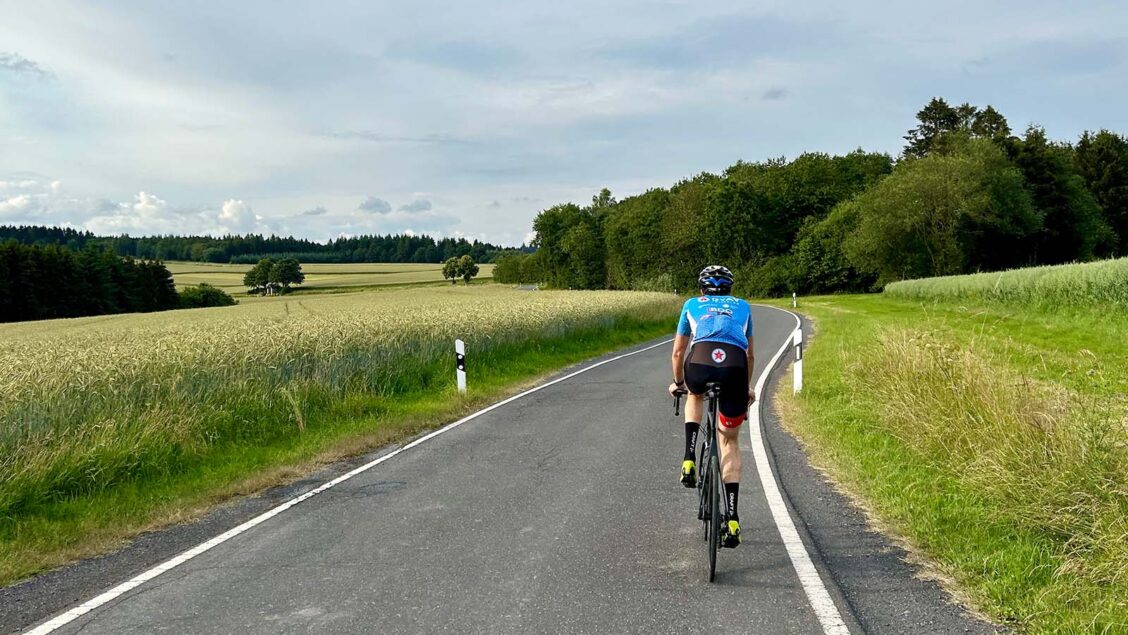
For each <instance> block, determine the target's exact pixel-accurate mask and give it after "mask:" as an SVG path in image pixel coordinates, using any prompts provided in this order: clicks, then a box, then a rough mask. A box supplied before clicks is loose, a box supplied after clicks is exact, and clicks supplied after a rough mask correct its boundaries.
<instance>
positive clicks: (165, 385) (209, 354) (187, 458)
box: [0, 285, 677, 516]
mask: <svg viewBox="0 0 1128 635" xmlns="http://www.w3.org/2000/svg"><path fill="white" fill-rule="evenodd" d="M676 309H677V301H676V299H675V298H674V296H672V295H669V294H657V293H641V292H608V291H576V292H569V291H540V292H522V291H517V290H513V289H508V288H502V287H497V286H493V285H489V286H472V287H464V286H458V287H445V286H440V287H429V288H415V289H401V290H393V291H380V292H363V293H351V294H340V295H313V296H306V297H301V298H295V297H288V298H282V299H279V300H277V301H274V302H260V303H251V304H242V305H238V306H233V307H222V308H212V309H191V310H181V311H168V312H163V313H154V314H133V315H116V316H101V317H92V318H78V319H72V320H52V321H44V322H29V323H17V324H9V325H0V516H3V515H4V514H5V513H12V512H13V511H15V510H18V509H19V508H21V507H23V506H26V505H31V504H35V503H36V502H38V501H44V500H51V499H54V498H58V497H65V496H70V495H75V494H82V493H86V492H90V491H95V490H97V489H99V488H102V487H106V486H108V485H112V484H114V483H116V482H120V481H121V480H124V479H130V478H134V477H137V476H139V475H144V474H148V473H154V472H155V473H166V472H168V471H175V470H177V469H180V468H181V467H182V466H183V465H185V464H189V463H191V461H192V460H193V457H199V456H201V455H203V454H205V453H207V452H208V451H209V450H210V449H211V448H213V447H215V446H217V445H220V444H224V443H241V442H251V443H253V442H256V441H260V440H269V439H272V438H276V437H277V436H279V435H285V434H292V433H294V432H295V429H296V428H300V427H301V426H302V425H304V423H303V409H305V408H307V407H309V406H310V405H311V404H316V403H319V402H331V401H332V400H335V399H339V398H341V397H343V396H345V395H349V394H357V393H360V394H369V395H371V394H375V395H389V396H394V395H395V394H397V393H400V392H403V391H405V390H410V389H414V390H418V389H419V386H420V385H425V386H428V387H430V386H433V387H434V389H435V390H449V389H450V388H449V386H448V385H447V384H448V383H450V381H452V380H453V372H447V371H448V370H449V368H448V367H449V366H450V365H451V357H452V353H451V351H452V350H453V348H452V347H453V339H454V338H455V337H461V338H462V339H464V340H466V341H467V344H468V346H469V347H470V350H471V351H473V354H474V355H475V356H476V362H477V363H478V364H488V363H489V359H490V354H491V351H494V350H498V349H499V348H500V347H505V346H530V347H535V346H537V343H538V342H540V341H543V340H544V338H546V337H553V336H560V335H564V334H567V333H570V332H572V331H574V330H575V329H581V328H585V327H593V328H594V327H600V328H606V327H613V326H614V324H615V321H616V320H643V319H650V320H655V319H664V318H665V317H666V316H672V315H674V314H675V313H676Z"/></svg>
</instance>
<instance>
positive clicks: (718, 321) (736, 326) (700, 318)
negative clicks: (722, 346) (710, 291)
mask: <svg viewBox="0 0 1128 635" xmlns="http://www.w3.org/2000/svg"><path fill="white" fill-rule="evenodd" d="M678 335H685V336H689V337H692V338H693V341H694V342H724V343H726V344H732V345H733V346H739V347H740V348H743V349H744V350H746V351H747V350H748V341H749V340H750V339H752V307H750V306H748V303H747V302H745V301H744V300H741V299H740V298H734V297H733V296H731V295H703V296H701V297H699V298H690V299H689V300H686V302H685V304H684V305H682V310H681V319H680V320H679V321H678Z"/></svg>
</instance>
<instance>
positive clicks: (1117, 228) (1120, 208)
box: [1074, 130, 1128, 256]
mask: <svg viewBox="0 0 1128 635" xmlns="http://www.w3.org/2000/svg"><path fill="white" fill-rule="evenodd" d="M1074 160H1075V162H1076V166H1077V170H1078V172H1079V173H1080V174H1081V177H1082V178H1083V179H1084V180H1085V184H1086V186H1087V187H1088V188H1089V191H1090V192H1092V193H1093V196H1095V197H1096V199H1097V204H1098V205H1100V207H1101V214H1102V216H1103V218H1104V221H1105V223H1106V224H1108V226H1109V227H1110V228H1111V229H1112V231H1113V233H1114V234H1115V237H1114V238H1115V240H1116V255H1118V256H1128V139H1126V138H1125V137H1122V136H1121V135H1118V134H1116V133H1113V132H1109V131H1108V130H1101V131H1100V132H1098V133H1095V134H1094V133H1092V132H1088V131H1086V132H1085V133H1084V134H1083V135H1081V140H1080V141H1078V143H1077V150H1076V154H1075V155H1074Z"/></svg>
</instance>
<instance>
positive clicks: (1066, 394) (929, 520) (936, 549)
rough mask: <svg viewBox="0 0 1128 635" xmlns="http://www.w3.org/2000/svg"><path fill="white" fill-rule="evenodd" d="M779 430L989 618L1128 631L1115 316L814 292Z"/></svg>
mask: <svg viewBox="0 0 1128 635" xmlns="http://www.w3.org/2000/svg"><path fill="white" fill-rule="evenodd" d="M800 309H801V310H802V311H803V312H805V313H806V314H807V315H808V316H810V317H812V318H813V319H814V320H815V323H816V337H815V339H814V340H813V342H812V345H811V347H810V349H809V355H808V356H807V357H806V368H805V370H806V373H807V376H806V381H805V384H804V392H803V393H802V394H801V395H799V396H791V395H789V394H784V395H781V408H782V409H783V411H784V420H785V422H786V424H787V425H788V426H789V427H790V428H791V429H792V431H793V432H794V433H795V434H797V435H798V436H799V437H800V438H801V439H802V441H803V442H804V444H805V446H806V447H807V448H808V451H809V452H810V454H811V457H812V460H813V461H814V462H815V463H816V464H817V465H819V466H820V467H822V468H824V469H826V470H827V471H828V472H829V473H830V474H831V475H832V476H833V477H834V478H835V479H836V480H837V481H838V482H839V483H840V484H841V485H842V486H843V487H844V488H845V489H846V490H847V491H848V492H849V493H851V494H852V495H854V496H856V497H857V498H858V499H859V500H860V501H862V503H863V504H864V506H865V507H867V508H868V510H869V511H870V513H871V515H872V516H873V517H874V518H875V520H876V521H877V523H878V524H879V525H881V526H882V527H884V528H889V529H892V530H893V531H894V532H895V533H896V534H898V535H899V536H901V537H903V538H904V539H905V541H906V542H907V543H908V545H909V546H910V547H911V548H912V549H914V550H915V551H916V552H917V553H919V554H921V555H924V556H925V557H926V558H927V560H929V561H930V562H932V563H933V564H934V565H935V567H936V568H937V569H938V570H939V571H940V572H941V573H942V574H943V575H944V577H946V578H948V579H949V580H950V581H953V582H954V584H955V586H956V587H957V591H958V594H959V595H961V596H962V597H963V598H965V599H967V600H969V601H970V602H971V603H972V605H973V606H975V607H976V608H977V609H979V610H981V611H983V612H984V613H986V614H987V615H989V616H991V617H993V618H994V619H996V620H999V621H1001V622H1004V623H1006V624H1009V625H1012V626H1014V627H1015V628H1016V629H1017V630H1019V631H1024V632H1030V633H1109V634H1111V633H1123V632H1128V398H1126V396H1125V395H1128V350H1125V348H1124V346H1123V337H1124V336H1123V334H1124V333H1125V332H1128V315H1126V314H1125V313H1123V312H1115V311H1114V312H1098V311H1093V310H1085V309H1081V308H1076V309H1072V310H1070V311H1068V312H1057V313H1050V312H1036V311H1031V310H1029V309H1025V310H1024V309H1018V308H1006V307H1001V306H991V307H988V308H969V307H966V306H954V305H946V304H939V303H933V304H920V303H915V302H911V301H905V300H897V299H890V298H887V297H880V296H839V297H823V298H812V299H809V300H807V301H806V302H805V303H804V304H803V305H802V306H801V307H800Z"/></svg>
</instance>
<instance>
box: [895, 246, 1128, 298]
mask: <svg viewBox="0 0 1128 635" xmlns="http://www.w3.org/2000/svg"><path fill="white" fill-rule="evenodd" d="M885 295H887V296H890V297H894V298H901V299H907V300H930V301H944V302H960V303H970V304H983V303H998V304H1006V305H1012V306H1030V307H1036V308H1041V309H1056V308H1063V307H1089V306H1094V305H1097V306H1107V307H1110V308H1113V309H1119V310H1124V309H1128V258H1120V259H1117V260H1102V261H1098V262H1086V263H1080V264H1070V265H1056V266H1046V267H1029V268H1026V269H1014V270H1011V271H1000V272H995V273H977V274H971V275H966V276H943V277H938V278H922V279H920V280H903V281H900V282H892V283H890V284H888V285H886V286H885Z"/></svg>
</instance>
